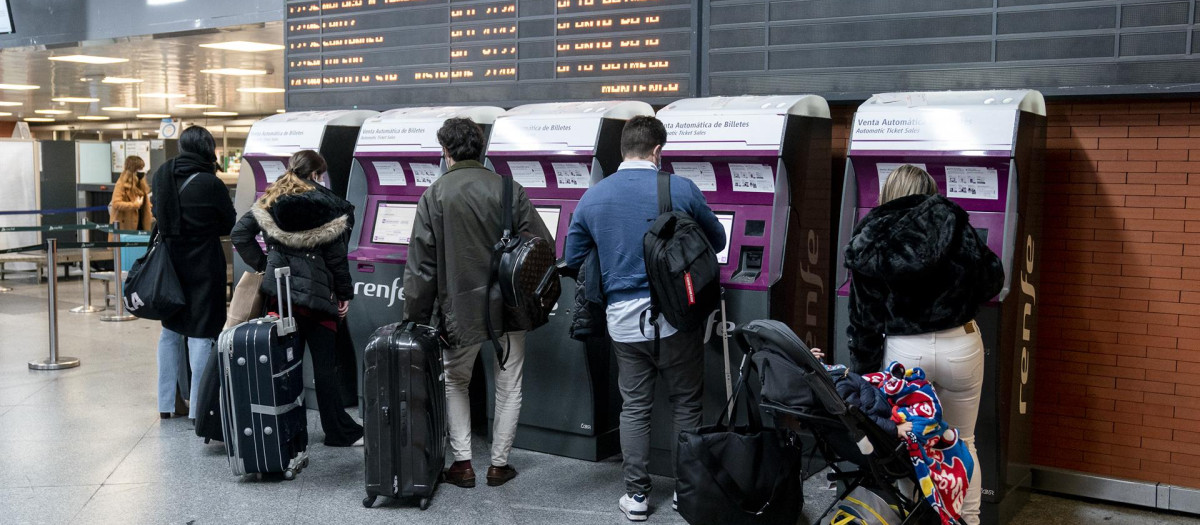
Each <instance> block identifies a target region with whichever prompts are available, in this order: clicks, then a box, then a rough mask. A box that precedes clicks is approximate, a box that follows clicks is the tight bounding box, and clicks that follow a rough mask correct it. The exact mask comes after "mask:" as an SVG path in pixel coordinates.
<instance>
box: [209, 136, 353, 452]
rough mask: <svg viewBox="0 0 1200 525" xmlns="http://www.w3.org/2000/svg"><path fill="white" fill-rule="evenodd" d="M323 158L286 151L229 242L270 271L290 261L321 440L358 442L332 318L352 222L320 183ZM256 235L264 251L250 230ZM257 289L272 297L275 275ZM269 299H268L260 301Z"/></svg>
mask: <svg viewBox="0 0 1200 525" xmlns="http://www.w3.org/2000/svg"><path fill="white" fill-rule="evenodd" d="M325 169H326V165H325V159H323V158H321V155H319V154H317V152H315V151H312V150H303V151H299V152H297V153H296V154H295V155H292V158H291V159H290V160H289V161H288V170H287V172H286V173H284V174H283V176H282V177H280V178H279V179H278V180H276V181H275V182H274V183H272V184H271V185H270V186H268V187H267V191H266V192H265V193H263V195H262V197H260V198H259V199H258V201H257V202H255V203H254V205H253V206H252V207H251V208H250V211H249V212H246V214H245V215H243V216H242V218H241V219H240V220H239V221H238V223H237V225H236V226H234V227H233V232H232V233H230V237H231V238H232V240H233V246H234V247H235V248H237V251H238V254H239V255H241V257H242V260H243V261H245V262H246V264H247V265H249V266H250V267H252V268H254V269H255V270H256V271H260V272H263V271H265V272H267V275H273V271H274V269H275V268H282V267H285V266H288V267H291V272H292V293H291V298H292V305H293V308H294V309H295V310H294V315H295V317H296V328H297V339H298V340H297V346H298V347H300V348H303V347H304V344H305V343H307V344H308V350H309V354H310V355H311V356H312V360H313V363H312V365H313V367H312V368H313V375H314V378H313V379H314V380H315V382H316V390H317V410H318V411H319V412H320V414H321V428H322V429H323V430H324V431H325V445H327V446H331V447H347V446H351V445H361V444H362V436H363V428H362V426H361V425H359V424H358V423H357V422H355V421H354V419H353V418H351V417H350V414H347V413H346V409H345V406H346V404H345V403H343V402H342V396H341V390H340V389H339V386H338V374H337V370H336V368H337V360H336V348H337V330H338V321H339V320H340V319H341V318H343V317H345V316H346V311H347V310H348V309H349V301H350V299H352V298H353V297H354V285H353V283H352V282H351V281H350V264H349V261H348V260H347V259H346V247H347V245H348V244H349V242H350V231H351V230H352V229H353V226H354V206H353V205H352V204H350V203H349V202H346V200H345V199H342V198H341V197H338V196H337V195H336V194H334V193H333V192H332V191H330V190H329V189H327V188H325V187H324V186H322V185H321V184H320V182H319V181H320V180H321V178H322V176H323V175H324V174H325ZM259 233H262V236H263V240H264V241H265V242H266V244H267V253H266V254H264V253H263V251H262V248H261V247H260V246H259V244H258V241H256V240H255V236H257V235H258V234H259ZM262 291H263V293H265V294H267V295H269V296H271V297H272V298H274V297H277V296H278V295H279V293H280V290H277V289H276V285H275V279H263V284H262ZM265 303H266V304H275V300H274V299H270V300H267V301H265Z"/></svg>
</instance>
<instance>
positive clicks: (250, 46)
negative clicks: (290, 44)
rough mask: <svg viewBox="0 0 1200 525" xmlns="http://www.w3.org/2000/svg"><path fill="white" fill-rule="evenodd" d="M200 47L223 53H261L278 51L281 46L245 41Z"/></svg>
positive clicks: (201, 45) (202, 45)
mask: <svg viewBox="0 0 1200 525" xmlns="http://www.w3.org/2000/svg"><path fill="white" fill-rule="evenodd" d="M200 47H207V48H209V49H220V50H223V51H242V52H245V53H261V52H263V51H279V50H281V49H283V46H281V45H279V44H266V43H263V42H247V41H245V40H234V41H233V42H219V43H216V44H200Z"/></svg>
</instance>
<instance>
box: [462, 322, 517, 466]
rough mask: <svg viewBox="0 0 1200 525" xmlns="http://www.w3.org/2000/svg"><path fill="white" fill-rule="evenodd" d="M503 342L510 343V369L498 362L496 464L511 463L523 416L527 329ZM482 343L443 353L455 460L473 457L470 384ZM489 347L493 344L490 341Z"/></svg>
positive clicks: (493, 459)
mask: <svg viewBox="0 0 1200 525" xmlns="http://www.w3.org/2000/svg"><path fill="white" fill-rule="evenodd" d="M500 344H501V345H505V346H508V347H509V348H508V349H509V355H508V363H507V364H505V365H504V366H505V368H506V369H507V370H501V369H500V367H499V366H496V367H495V369H496V379H495V383H496V395H495V398H496V414H495V416H496V420H495V422H494V423H493V426H492V465H493V466H496V467H503V466H505V465H507V464H508V453H509V452H511V451H512V444H513V438H514V437H515V436H516V435H517V419H519V418H520V417H521V383H522V381H523V379H524V377H525V376H524V375H523V372H522V369H523V368H524V367H525V332H509V333H507V334H505V335H501V336H500ZM481 346H482V345H470V346H464V347H462V348H453V349H449V350H446V351H445V352H443V353H442V357H443V359H444V361H445V367H446V412H447V414H446V416H447V419H449V423H450V452H451V454H453V455H454V461H470V459H471V398H470V396H469V394H468V393H467V387H468V385H470V384H471V374H472V372H473V369H474V368H475V356H476V355H479V349H480V347H481ZM488 348H489V351H490V348H491V346H490V345H489V347H488Z"/></svg>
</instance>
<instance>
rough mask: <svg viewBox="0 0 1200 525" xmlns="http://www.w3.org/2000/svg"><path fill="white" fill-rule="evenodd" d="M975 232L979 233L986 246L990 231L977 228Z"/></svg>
mask: <svg viewBox="0 0 1200 525" xmlns="http://www.w3.org/2000/svg"><path fill="white" fill-rule="evenodd" d="M975 231H977V232H979V239H980V240H982V241H983V243H984V244H987V236H988V229H987V228H975Z"/></svg>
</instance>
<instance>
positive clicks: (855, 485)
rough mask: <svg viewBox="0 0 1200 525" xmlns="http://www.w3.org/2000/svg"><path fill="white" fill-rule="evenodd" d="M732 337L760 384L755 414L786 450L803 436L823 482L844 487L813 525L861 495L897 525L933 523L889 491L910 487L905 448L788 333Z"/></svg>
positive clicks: (922, 505)
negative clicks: (786, 442) (787, 436)
mask: <svg viewBox="0 0 1200 525" xmlns="http://www.w3.org/2000/svg"><path fill="white" fill-rule="evenodd" d="M736 335H737V338H738V340H739V341H741V343H742V348H744V349H745V350H746V352H747V355H748V356H750V357H751V358H752V359H753V360H754V362H755V364H756V367H755V368H756V369H757V371H758V374H759V378H760V379H761V380H763V381H764V386H763V393H762V400H763V401H762V408H763V410H764V411H765V412H766V413H768V414H770V415H771V416H773V417H774V420H775V424H776V427H778V428H780V429H786V431H788V432H790V433H793V434H794V435H793V439H792V440H791V441H792V442H794V443H801V440H800V439H799V436H801V435H805V434H811V436H812V437H813V440H814V441H815V448H816V451H817V452H818V453H819V454H820V455H821V457H822V458H823V459H824V460H825V461H826V462H827V463H828V464H829V465H830V468H831V470H832V472H830V473H829V474H828V479H829V481H831V482H842V483H844V485H843V489H842V490H841V491H840V492H839V494H838V497H837V500H836V501H835V502H834V503H833V504H832V505H830V506H829V507H828V508H826V509H825V510H824V512H822V513H821V517H820V518H818V522H817V523H829V521H824V520H827V519H829V516H830V511H832V510H833V509H834V507H835V506H839V505H841V504H842V503H843V502H844V501H847V496H851V498H850V499H851V500H853V501H855V502H858V500H861V499H862V498H857V499H855V497H854V496H858V495H862V494H863V491H869V494H867V495H870V494H873V495H874V496H875V497H877V498H878V499H880V500H881V503H883V504H885V505H886V506H887V507H890V508H891V510H892V511H894V513H895V515H897V516H899V517H900V519H901V520H902V521H901V523H903V524H904V525H924V524H937V523H939V520H938V517H937V515H936V512H934V511H933V509H932V508H931V507H930V506H929V504H928V503H927V502H926V501H925V500H924V499H921V498H916V499H914V498H910V497H907V496H906V495H905V494H904V493H903V492H902V491H901V490H899V489H898V488H897V486H896V482H897V481H899V480H903V479H907V480H912V481H914V482H915V480H916V474H915V473H914V470H913V465H912V462H911V460H910V459H909V454H908V451H907V449H906V447H905V443H904V442H903V441H902V440H901V439H900V438H898V437H897V436H896V435H894V434H889V433H888V432H887V431H885V430H884V429H882V428H880V427H879V425H877V424H876V423H875V422H874V421H872V420H871V419H870V418H869V417H867V415H866V414H864V413H863V412H862V410H860V409H859V407H858V406H855V405H854V404H852V403H848V402H847V401H846V400H844V399H843V398H842V396H841V395H839V394H838V391H837V388H836V387H835V384H834V381H833V379H832V378H831V376H830V374H829V371H828V370H826V368H825V366H824V364H823V363H821V362H820V361H819V360H817V358H816V357H814V356H813V355H812V353H811V352H810V351H809V348H808V346H807V345H805V344H804V342H803V341H801V340H800V338H799V337H798V336H796V334H795V332H793V331H792V330H791V329H790V328H788V327H787V325H785V324H784V323H781V322H778V321H768V320H759V321H752V322H750V323H748V324H746V325H745V326H743V327H741V328H739V329H738V330H737V332H736ZM755 354H758V355H755ZM767 382H774V384H770V383H767ZM772 393H780V395H775V396H770V394H772ZM783 393H786V394H783ZM856 489H858V490H857V492H856ZM852 493H854V495H853V496H852ZM868 513H870V512H869V511H868ZM884 521H885V520H879V522H884ZM847 522H852V521H847ZM866 522H867V523H872V522H873V521H866Z"/></svg>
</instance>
